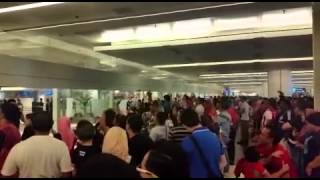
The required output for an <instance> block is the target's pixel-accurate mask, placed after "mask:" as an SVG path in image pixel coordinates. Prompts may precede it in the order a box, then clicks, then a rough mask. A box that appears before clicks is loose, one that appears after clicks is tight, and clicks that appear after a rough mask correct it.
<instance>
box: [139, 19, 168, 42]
mask: <svg viewBox="0 0 320 180" xmlns="http://www.w3.org/2000/svg"><path fill="white" fill-rule="evenodd" d="M170 35H171V25H170V23H161V24H152V25H145V26H138V27H137V28H136V38H137V39H139V40H157V39H162V38H168V37H170Z"/></svg>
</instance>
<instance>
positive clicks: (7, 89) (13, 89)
mask: <svg viewBox="0 0 320 180" xmlns="http://www.w3.org/2000/svg"><path fill="white" fill-rule="evenodd" d="M27 89H28V88H25V87H1V88H0V90H1V91H24V90H27Z"/></svg>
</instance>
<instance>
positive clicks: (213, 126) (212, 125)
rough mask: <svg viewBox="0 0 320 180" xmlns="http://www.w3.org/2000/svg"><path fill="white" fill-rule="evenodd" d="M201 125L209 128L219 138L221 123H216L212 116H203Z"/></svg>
mask: <svg viewBox="0 0 320 180" xmlns="http://www.w3.org/2000/svg"><path fill="white" fill-rule="evenodd" d="M201 125H202V126H204V127H207V128H208V129H209V130H210V131H211V132H213V133H215V134H216V135H217V136H219V135H220V126H219V123H216V122H214V120H213V119H212V118H211V117H210V116H208V115H202V116H201Z"/></svg>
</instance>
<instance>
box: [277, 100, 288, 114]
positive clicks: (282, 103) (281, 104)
mask: <svg viewBox="0 0 320 180" xmlns="http://www.w3.org/2000/svg"><path fill="white" fill-rule="evenodd" d="M279 108H280V110H281V111H287V110H288V109H289V108H290V101H289V100H288V99H281V100H280V101H279Z"/></svg>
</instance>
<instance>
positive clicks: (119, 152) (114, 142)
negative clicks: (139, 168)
mask: <svg viewBox="0 0 320 180" xmlns="http://www.w3.org/2000/svg"><path fill="white" fill-rule="evenodd" d="M128 149H129V148H128V137H127V134H126V131H125V130H123V129H122V128H121V127H118V126H114V127H112V128H111V129H109V130H108V132H107V134H106V135H105V137H104V143H103V146H102V152H103V153H109V154H112V155H114V156H117V157H118V158H120V159H122V160H123V161H126V162H128V163H129V162H130V156H129V150H128Z"/></svg>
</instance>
